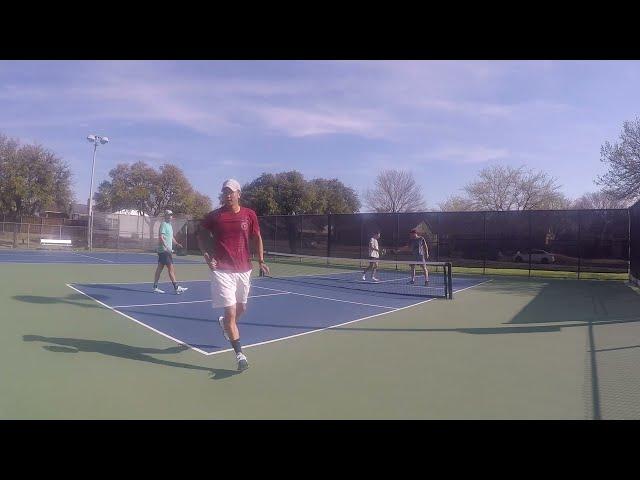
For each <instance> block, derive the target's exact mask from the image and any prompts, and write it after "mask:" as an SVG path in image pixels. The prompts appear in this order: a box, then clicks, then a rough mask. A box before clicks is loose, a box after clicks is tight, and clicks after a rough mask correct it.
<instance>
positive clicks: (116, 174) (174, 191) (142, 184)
mask: <svg viewBox="0 0 640 480" xmlns="http://www.w3.org/2000/svg"><path fill="white" fill-rule="evenodd" d="M109 176H110V177H111V181H108V180H105V181H103V182H102V183H101V184H100V186H99V187H98V191H97V192H96V194H95V196H94V198H95V200H96V208H97V209H98V210H102V211H110V212H113V211H117V210H122V209H123V208H128V209H133V210H136V211H137V212H138V213H139V214H141V215H148V216H150V217H157V216H160V215H162V212H164V211H165V210H172V211H173V213H174V214H185V215H195V214H197V215H202V214H203V212H204V213H206V212H208V211H209V210H210V209H211V200H210V199H209V197H207V196H206V195H202V194H200V193H198V192H196V191H195V190H194V189H193V187H192V186H191V183H190V182H189V180H188V179H187V178H186V177H185V175H184V173H183V172H182V170H181V169H180V168H178V167H177V166H175V165H170V164H165V165H162V166H161V167H160V170H159V171H156V170H154V168H153V167H150V166H149V165H147V164H146V163H145V162H136V163H134V164H132V165H128V164H119V165H117V166H116V167H115V168H114V169H112V170H111V171H110V172H109Z"/></svg>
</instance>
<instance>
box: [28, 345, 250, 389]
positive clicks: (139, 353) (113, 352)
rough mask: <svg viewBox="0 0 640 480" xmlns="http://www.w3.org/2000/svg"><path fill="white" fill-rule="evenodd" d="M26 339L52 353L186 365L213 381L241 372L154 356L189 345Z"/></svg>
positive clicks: (176, 351) (172, 352)
mask: <svg viewBox="0 0 640 480" xmlns="http://www.w3.org/2000/svg"><path fill="white" fill-rule="evenodd" d="M22 339H23V341H25V342H43V343H49V344H53V345H45V346H43V347H42V348H44V349H45V350H47V351H50V352H56V353H80V352H87V353H99V354H102V355H108V356H111V357H119V358H126V359H128V360H135V361H139V362H147V363H153V364H156V365H164V366H167V367H175V368H186V369H188V370H203V371H205V372H207V373H209V374H210V378H212V379H213V380H221V379H224V378H228V377H232V376H234V375H237V374H239V373H240V372H238V371H236V370H226V369H222V368H211V367H203V366H200V365H192V364H189V363H181V362H173V361H170V360H161V359H158V358H155V357H153V356H151V354H154V355H165V354H175V353H180V352H184V351H185V350H188V349H189V347H188V346H187V345H177V346H175V347H168V348H146V347H133V346H131V345H125V344H122V343H117V342H109V341H102V340H86V339H82V338H64V337H43V336H40V335H24V336H23V337H22Z"/></svg>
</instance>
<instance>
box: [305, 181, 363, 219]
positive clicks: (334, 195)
mask: <svg viewBox="0 0 640 480" xmlns="http://www.w3.org/2000/svg"><path fill="white" fill-rule="evenodd" d="M309 188H310V190H311V197H312V204H311V211H310V212H307V213H319V214H326V213H356V212H358V211H359V210H360V199H359V198H358V194H356V192H355V191H354V190H353V189H352V188H351V187H347V186H345V185H344V184H343V183H342V182H341V181H340V180H338V179H337V178H333V179H331V180H326V179H324V178H314V179H313V180H311V181H310V182H309Z"/></svg>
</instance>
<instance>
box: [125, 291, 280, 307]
mask: <svg viewBox="0 0 640 480" xmlns="http://www.w3.org/2000/svg"><path fill="white" fill-rule="evenodd" d="M288 294H289V293H288V292H282V293H266V294H264V295H249V297H248V298H256V297H272V296H274V295H288ZM211 302H212V300H191V301H189V302H167V303H143V304H140V305H115V306H114V307H113V308H129V307H155V306H160V305H183V304H187V303H211Z"/></svg>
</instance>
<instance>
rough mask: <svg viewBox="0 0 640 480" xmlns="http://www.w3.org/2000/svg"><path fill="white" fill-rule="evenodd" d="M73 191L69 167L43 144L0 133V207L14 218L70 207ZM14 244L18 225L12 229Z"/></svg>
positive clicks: (65, 209) (63, 209)
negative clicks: (22, 143)
mask: <svg viewBox="0 0 640 480" xmlns="http://www.w3.org/2000/svg"><path fill="white" fill-rule="evenodd" d="M72 201H73V193H72V191H71V171H70V170H69V166H68V165H67V163H66V162H64V161H63V160H62V159H61V158H60V157H58V156H57V155H56V154H55V153H53V152H51V151H49V150H47V149H46V148H44V147H43V146H42V145H37V144H34V145H23V146H20V144H19V142H18V141H17V140H15V139H8V138H7V137H6V136H4V135H2V136H0V209H2V211H3V212H7V213H8V214H9V217H10V218H13V219H15V220H17V219H18V218H19V217H22V216H23V215H36V214H38V213H40V212H43V211H45V210H47V209H56V210H60V211H69V209H70V206H71V202H72ZM13 243H14V246H16V244H17V229H15V230H14V239H13Z"/></svg>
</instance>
